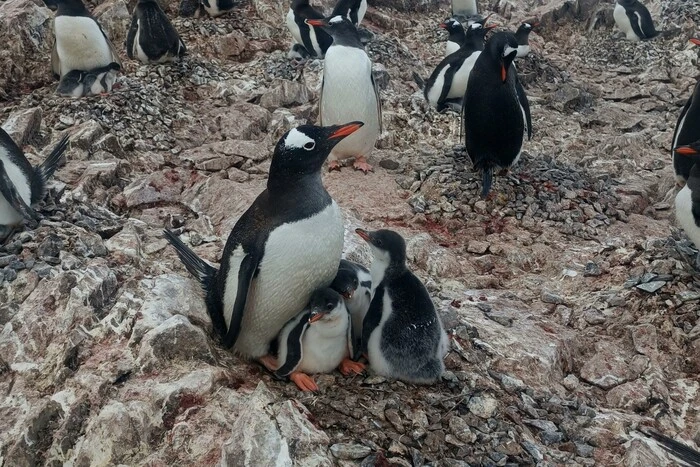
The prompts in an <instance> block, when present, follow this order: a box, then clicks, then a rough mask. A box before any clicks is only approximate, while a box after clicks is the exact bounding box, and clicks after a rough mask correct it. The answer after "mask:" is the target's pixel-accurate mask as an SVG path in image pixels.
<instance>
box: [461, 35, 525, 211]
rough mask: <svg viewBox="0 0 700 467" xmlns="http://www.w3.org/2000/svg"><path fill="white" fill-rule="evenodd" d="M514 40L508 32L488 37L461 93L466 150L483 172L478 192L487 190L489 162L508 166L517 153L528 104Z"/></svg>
mask: <svg viewBox="0 0 700 467" xmlns="http://www.w3.org/2000/svg"><path fill="white" fill-rule="evenodd" d="M517 52H518V41H516V40H515V36H514V35H513V33H511V32H498V33H496V34H494V35H493V36H491V38H490V39H489V40H488V42H487V44H486V49H485V50H484V53H482V54H481V55H480V56H479V58H478V59H477V60H476V63H475V64H474V69H473V70H472V72H471V76H470V77H469V86H468V87H467V93H466V95H465V97H464V106H463V109H464V110H463V114H462V116H463V121H464V134H465V142H466V147H467V154H469V157H470V159H471V161H472V164H473V165H474V168H475V169H477V170H481V171H482V172H483V190H482V192H481V196H482V197H486V196H487V195H488V194H489V192H490V190H491V181H492V176H493V169H494V167H506V168H507V167H510V166H511V165H513V164H515V163H516V162H517V161H518V159H519V158H520V151H521V150H522V146H523V134H524V132H525V128H526V125H527V130H528V137H530V135H531V128H532V124H531V120H530V106H529V104H528V101H527V96H526V95H525V90H524V89H523V87H522V85H521V84H520V80H519V79H518V73H517V71H516V70H515V67H514V66H512V65H513V60H514V59H515V56H516V54H517Z"/></svg>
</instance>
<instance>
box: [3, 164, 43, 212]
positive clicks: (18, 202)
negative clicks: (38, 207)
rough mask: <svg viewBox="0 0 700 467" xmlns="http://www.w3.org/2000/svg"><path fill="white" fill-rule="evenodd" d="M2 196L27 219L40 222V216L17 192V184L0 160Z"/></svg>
mask: <svg viewBox="0 0 700 467" xmlns="http://www.w3.org/2000/svg"><path fill="white" fill-rule="evenodd" d="M0 194H2V196H4V197H5V199H6V200H7V202H8V203H10V206H12V208H13V209H14V210H15V211H17V212H18V213H20V214H21V215H22V217H24V218H25V219H27V220H29V219H34V220H39V214H38V213H37V212H36V211H35V210H34V209H32V207H31V206H29V205H28V204H27V203H25V202H24V200H23V199H22V197H21V196H20V195H19V193H18V192H17V188H16V187H15V184H14V183H12V179H11V178H10V176H9V175H8V174H7V171H5V164H3V162H2V160H0Z"/></svg>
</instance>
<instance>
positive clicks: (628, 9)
mask: <svg viewBox="0 0 700 467" xmlns="http://www.w3.org/2000/svg"><path fill="white" fill-rule="evenodd" d="M613 18H614V19H615V24H617V27H618V28H620V30H621V31H622V32H623V33H624V34H625V35H626V36H627V40H630V41H641V40H645V39H652V38H654V37H656V36H657V35H659V32H658V31H657V30H656V28H655V27H654V21H653V20H652V19H651V14H650V13H649V10H647V7H645V6H644V5H642V4H641V3H640V2H639V0H617V3H616V4H615V10H614V11H613Z"/></svg>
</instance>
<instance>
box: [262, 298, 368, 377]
mask: <svg viewBox="0 0 700 467" xmlns="http://www.w3.org/2000/svg"><path fill="white" fill-rule="evenodd" d="M278 342H279V352H278V356H277V360H276V361H275V362H274V363H273V360H272V359H271V358H270V359H267V360H268V364H270V365H275V366H277V369H276V370H275V374H276V375H277V376H280V377H285V376H286V377H289V379H291V380H292V381H294V383H295V384H296V385H297V387H298V388H299V389H301V390H302V391H317V390H318V386H317V385H316V383H315V382H314V380H313V378H311V377H310V376H309V373H310V374H314V373H328V372H329V371H331V370H333V369H334V368H336V367H337V368H339V369H340V372H341V373H343V374H344V375H346V376H347V375H350V374H352V373H362V371H363V370H364V368H365V365H364V364H362V363H359V362H353V361H352V360H350V359H349V357H350V356H351V355H352V352H353V350H352V344H351V339H350V316H349V315H348V310H347V309H346V308H345V302H344V301H343V299H342V297H341V296H340V295H339V294H338V293H337V292H336V291H334V290H332V289H321V290H317V291H316V292H314V293H313V295H311V300H310V301H309V305H308V306H307V307H306V308H305V309H304V310H303V311H302V312H301V313H299V315H297V316H296V317H294V318H292V319H291V320H290V321H289V322H288V323H287V324H286V325H285V326H284V327H283V328H282V331H281V332H280V335H279V339H278Z"/></svg>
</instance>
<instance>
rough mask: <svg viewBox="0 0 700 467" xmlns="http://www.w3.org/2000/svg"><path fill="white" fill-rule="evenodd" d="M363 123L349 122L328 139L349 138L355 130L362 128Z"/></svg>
mask: <svg viewBox="0 0 700 467" xmlns="http://www.w3.org/2000/svg"><path fill="white" fill-rule="evenodd" d="M363 125H364V123H362V122H350V123H348V124H346V125H342V126H341V127H340V128H338V129H337V130H335V131H334V132H333V133H332V134H331V136H330V138H331V139H333V138H345V137H346V136H350V135H351V134H353V133H355V132H356V131H357V130H359V129H360V128H362V126H363Z"/></svg>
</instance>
